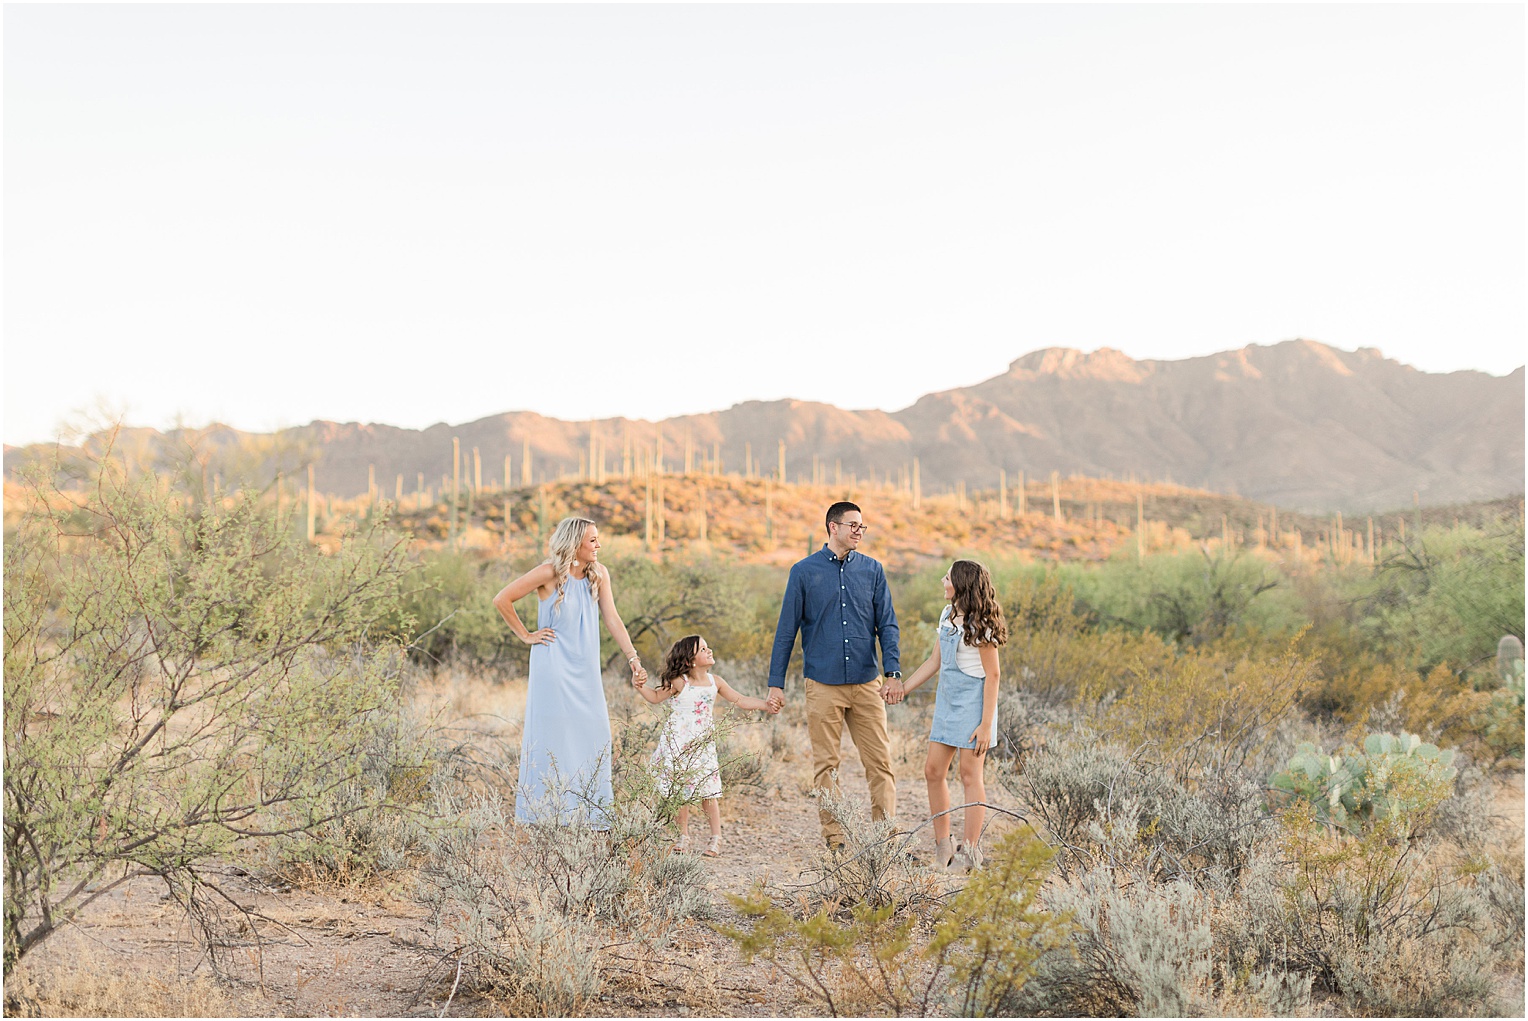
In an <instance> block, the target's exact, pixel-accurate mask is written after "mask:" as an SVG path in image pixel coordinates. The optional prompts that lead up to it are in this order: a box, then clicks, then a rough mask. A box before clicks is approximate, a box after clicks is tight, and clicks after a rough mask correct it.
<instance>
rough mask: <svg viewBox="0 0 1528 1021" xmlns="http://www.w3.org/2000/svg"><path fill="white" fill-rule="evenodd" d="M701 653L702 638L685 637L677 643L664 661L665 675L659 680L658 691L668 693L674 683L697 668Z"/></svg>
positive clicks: (694, 636)
mask: <svg viewBox="0 0 1528 1021" xmlns="http://www.w3.org/2000/svg"><path fill="white" fill-rule="evenodd" d="M699 652H700V636H699V635H685V636H684V637H683V638H681V639H679V641H677V642H675V643H674V645H673V647H672V648H670V649H669V651H668V657H667V658H666V659H665V660H664V661H663V674H662V676H660V677H659V679H658V690H659V691H667V690H668V689H670V688H672V687H673V686H674V682H675V681H677V680H679V678H681V677H683V676H685V675H686V674H688V673H689V672H690V671H691V670H692V669H694V667H695V657H696V655H697V654H699Z"/></svg>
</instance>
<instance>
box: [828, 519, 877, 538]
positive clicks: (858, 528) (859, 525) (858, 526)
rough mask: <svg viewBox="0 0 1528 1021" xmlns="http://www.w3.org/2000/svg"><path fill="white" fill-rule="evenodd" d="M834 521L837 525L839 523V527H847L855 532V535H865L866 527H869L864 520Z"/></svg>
mask: <svg viewBox="0 0 1528 1021" xmlns="http://www.w3.org/2000/svg"><path fill="white" fill-rule="evenodd" d="M833 523H834V524H835V525H837V526H838V527H839V528H847V529H848V530H849V531H851V532H853V533H854V534H855V535H863V534H864V532H865V529H866V528H868V527H869V526H868V525H866V524H865V523H864V522H863V521H860V522H854V521H835V522H833Z"/></svg>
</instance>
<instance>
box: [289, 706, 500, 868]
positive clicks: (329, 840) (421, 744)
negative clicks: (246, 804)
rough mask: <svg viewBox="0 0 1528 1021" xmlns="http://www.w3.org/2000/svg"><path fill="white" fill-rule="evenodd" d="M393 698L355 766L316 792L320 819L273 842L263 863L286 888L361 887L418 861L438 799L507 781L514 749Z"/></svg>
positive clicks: (438, 822)
mask: <svg viewBox="0 0 1528 1021" xmlns="http://www.w3.org/2000/svg"><path fill="white" fill-rule="evenodd" d="M400 694H401V695H403V696H404V697H400V698H399V700H398V702H397V703H396V704H395V705H394V706H392V707H390V709H389V711H388V713H387V714H386V715H385V716H384V717H383V718H382V719H381V720H380V721H379V722H378V725H377V726H376V727H374V728H373V729H372V730H370V731H369V732H368V733H367V735H366V738H365V740H364V742H363V743H362V745H361V746H360V747H359V748H358V749H357V753H358V755H357V765H358V769H357V770H356V772H355V773H354V774H352V775H351V776H350V777H348V778H347V779H346V781H345V782H344V783H342V784H340V785H338V786H337V787H335V788H333V789H332V790H330V791H328V792H326V794H325V795H324V798H323V803H324V805H325V809H326V810H325V811H324V812H323V813H322V814H324V815H326V816H327V817H328V818H327V821H325V822H323V823H321V824H320V825H317V826H314V827H310V828H307V829H305V830H302V831H300V832H297V833H292V834H289V835H284V836H282V837H280V838H277V839H276V840H275V841H274V842H273V844H272V846H271V848H270V849H269V852H270V853H269V857H270V860H271V868H272V869H273V870H274V871H275V872H276V873H277V874H279V875H280V876H281V878H282V879H283V880H284V881H285V882H287V883H290V884H294V885H305V884H307V883H310V882H313V881H318V882H335V883H345V884H349V883H364V882H369V881H372V880H375V879H378V878H382V877H386V876H390V875H395V874H397V873H399V872H401V871H402V870H404V869H407V868H409V867H412V866H415V865H418V864H420V863H421V861H422V860H423V858H424V857H425V855H426V854H427V850H428V846H429V841H430V836H431V832H432V830H434V829H435V828H437V827H439V826H442V825H450V824H451V820H449V819H441V818H438V817H437V815H436V809H437V807H438V806H439V805H441V804H445V803H449V802H450V801H452V800H453V799H458V800H459V799H462V798H465V797H469V796H471V795H472V794H474V793H481V792H485V791H489V790H503V789H504V788H506V787H512V786H513V785H514V784H515V782H516V774H517V766H518V758H519V754H518V753H519V749H518V747H516V745H515V744H514V743H512V741H510V740H506V739H505V738H503V737H500V736H498V735H496V734H492V733H485V732H483V730H482V728H481V727H479V726H475V725H473V723H474V721H469V720H460V719H442V718H441V717H440V716H439V715H438V714H437V715H435V716H431V717H428V718H427V717H425V716H423V715H422V714H421V713H420V712H419V711H418V709H417V708H416V707H415V706H414V705H413V704H411V702H410V700H409V699H408V698H407V697H406V695H407V689H406V688H405V690H404V691H403V692H400Z"/></svg>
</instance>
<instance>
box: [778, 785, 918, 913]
mask: <svg viewBox="0 0 1528 1021" xmlns="http://www.w3.org/2000/svg"><path fill="white" fill-rule="evenodd" d="M836 784H837V780H836V778H835V779H834V788H833V789H828V788H824V789H820V790H817V791H813V792H812V797H814V798H815V799H817V802H818V805H819V807H820V808H821V809H822V810H823V811H826V812H827V813H828V814H830V815H831V816H832V817H833V819H834V820H835V821H836V822H837V823H838V825H839V828H840V830H841V831H842V833H843V840H844V847H843V849H842V850H840V851H833V852H831V853H829V854H827V855H826V856H825V857H819V859H818V860H817V861H816V862H815V863H814V864H812V865H809V866H807V868H806V869H805V871H804V874H805V875H806V876H808V877H811V878H810V879H809V881H808V883H807V884H806V885H805V888H804V889H805V892H806V893H807V894H808V896H809V898H810V899H811V900H812V901H813V902H814V903H817V904H822V905H826V906H827V907H828V908H829V909H830V910H848V909H849V908H850V907H851V906H853V905H858V904H863V905H868V906H869V907H871V908H893V909H895V910H897V911H901V910H903V909H907V908H916V907H918V906H920V905H922V904H924V903H926V902H927V901H929V900H930V899H931V898H932V897H933V895H934V879H933V875H932V874H931V873H930V872H929V871H928V869H927V868H926V867H925V866H923V865H922V864H920V863H919V862H918V861H917V860H916V859H914V858H913V857H911V856H910V855H908V853H907V847H908V845H909V844H910V843H911V841H912V840H913V837H914V834H915V833H916V832H917V831H916V830H914V831H913V832H912V833H898V832H896V829H895V826H894V824H893V823H892V822H891V821H890V820H885V819H883V820H880V821H876V820H873V819H871V818H870V812H869V810H868V809H867V807H866V805H865V802H864V801H863V800H861V799H859V798H856V797H854V796H852V795H849V794H845V793H844V792H843V791H842V789H840V788H837V787H836Z"/></svg>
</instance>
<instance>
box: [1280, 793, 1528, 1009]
mask: <svg viewBox="0 0 1528 1021" xmlns="http://www.w3.org/2000/svg"><path fill="white" fill-rule="evenodd" d="M1425 808H1426V806H1425V804H1424V805H1423V806H1421V810H1423V811H1425ZM1282 819H1283V825H1284V832H1283V838H1282V850H1283V853H1284V855H1285V857H1286V858H1287V860H1288V861H1289V862H1290V863H1291V868H1290V870H1289V875H1288V878H1287V879H1286V881H1285V885H1284V893H1285V907H1284V911H1283V914H1282V922H1283V932H1282V933H1281V934H1280V937H1281V942H1282V944H1283V952H1284V953H1285V954H1286V955H1287V956H1288V957H1289V959H1290V961H1291V963H1292V965H1294V966H1295V967H1297V968H1298V969H1300V970H1302V971H1304V972H1306V973H1307V974H1310V975H1311V976H1312V978H1313V979H1314V981H1315V982H1316V983H1317V985H1318V986H1319V987H1321V988H1323V989H1325V990H1327V991H1329V992H1331V993H1333V994H1335V995H1338V996H1340V997H1341V998H1342V999H1343V1000H1344V1001H1346V1003H1347V1004H1348V1007H1349V1009H1352V1010H1355V1011H1359V1012H1367V1013H1374V1014H1379V1015H1399V1014H1407V1015H1412V1014H1415V1015H1422V1016H1449V1015H1464V1014H1475V1013H1480V1012H1483V1011H1486V1010H1489V1008H1490V997H1491V988H1490V974H1491V972H1492V970H1493V966H1494V964H1495V962H1496V960H1497V955H1496V954H1495V953H1493V948H1492V944H1493V942H1496V941H1498V940H1499V939H1500V938H1501V933H1500V931H1499V930H1498V929H1497V928H1496V924H1498V923H1497V922H1496V920H1495V919H1493V917H1492V909H1491V890H1492V887H1491V886H1490V885H1486V886H1485V887H1484V888H1482V884H1481V883H1480V882H1479V881H1478V877H1479V876H1480V875H1481V874H1482V873H1483V872H1484V871H1485V869H1486V866H1485V864H1484V863H1482V862H1480V861H1478V860H1475V859H1472V858H1468V857H1458V856H1454V855H1451V854H1449V853H1448V852H1447V849H1446V848H1442V847H1437V846H1432V847H1429V846H1428V844H1427V843H1426V842H1425V841H1418V840H1417V839H1416V838H1415V836H1414V834H1413V833H1412V831H1411V829H1410V828H1409V826H1408V823H1407V820H1406V819H1405V817H1395V816H1385V817H1376V820H1375V821H1374V822H1373V823H1372V824H1371V825H1368V826H1366V827H1365V828H1363V829H1362V830H1361V831H1360V832H1358V833H1356V834H1354V833H1349V832H1347V831H1345V830H1341V829H1334V828H1332V827H1329V826H1326V825H1323V824H1322V823H1321V822H1320V821H1319V820H1318V819H1317V818H1316V815H1315V812H1314V811H1313V810H1312V807H1311V805H1310V804H1309V803H1308V802H1304V801H1301V802H1298V803H1297V804H1296V805H1294V806H1293V807H1291V808H1290V809H1289V810H1287V811H1285V812H1284V813H1283V814H1282ZM1507 938H1510V936H1509V937H1507Z"/></svg>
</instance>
